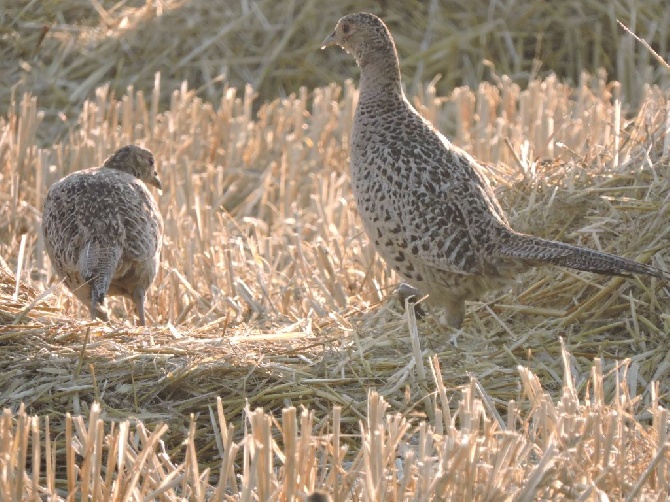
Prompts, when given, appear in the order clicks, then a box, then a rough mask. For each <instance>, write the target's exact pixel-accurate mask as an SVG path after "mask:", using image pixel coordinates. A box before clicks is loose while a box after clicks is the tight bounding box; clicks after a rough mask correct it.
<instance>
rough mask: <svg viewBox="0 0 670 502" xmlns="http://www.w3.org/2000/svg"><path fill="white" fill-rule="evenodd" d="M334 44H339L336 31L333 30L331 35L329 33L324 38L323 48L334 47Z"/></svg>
mask: <svg viewBox="0 0 670 502" xmlns="http://www.w3.org/2000/svg"><path fill="white" fill-rule="evenodd" d="M333 45H337V40H336V39H335V32H332V33H331V34H330V35H328V36H327V37H326V38H324V39H323V42H322V43H321V49H325V48H326V47H332V46H333Z"/></svg>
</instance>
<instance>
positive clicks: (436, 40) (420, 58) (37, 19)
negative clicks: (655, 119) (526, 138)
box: [0, 0, 670, 142]
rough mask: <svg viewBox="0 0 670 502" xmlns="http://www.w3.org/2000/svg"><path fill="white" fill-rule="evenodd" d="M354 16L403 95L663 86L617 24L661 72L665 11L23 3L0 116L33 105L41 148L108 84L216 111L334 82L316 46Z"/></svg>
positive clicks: (340, 69)
mask: <svg viewBox="0 0 670 502" xmlns="http://www.w3.org/2000/svg"><path fill="white" fill-rule="evenodd" d="M358 10H371V11H372V12H375V13H376V14H379V15H381V16H382V17H383V18H384V19H385V20H386V21H387V22H388V23H389V26H390V27H391V29H392V31H393V33H394V34H395V36H396V41H397V44H398V48H399V51H400V54H401V56H402V58H403V72H404V73H405V77H406V83H407V85H408V88H409V91H410V93H411V94H414V93H416V92H417V91H418V89H419V88H420V87H421V84H422V82H424V81H426V80H429V79H432V78H433V77H434V76H435V75H437V74H441V75H442V77H441V80H440V81H439V83H438V84H439V86H440V87H439V92H440V94H446V93H447V92H450V91H451V90H452V89H453V88H454V87H456V86H460V85H468V86H471V87H474V86H476V85H478V83H479V82H481V81H482V80H485V79H489V78H490V77H491V70H490V67H491V65H493V66H494V67H495V71H496V72H497V73H498V74H506V75H510V76H512V79H513V80H514V81H515V82H516V83H519V84H522V85H524V86H525V85H526V84H527V83H528V82H529V81H531V80H533V79H534V78H536V77H538V76H539V77H541V78H543V77H545V76H548V75H549V74H550V73H556V74H557V75H558V76H559V77H560V78H561V79H569V80H571V81H572V82H573V83H574V84H577V82H578V81H579V78H580V75H581V72H582V71H589V72H591V73H595V72H596V71H598V70H599V69H600V68H601V67H602V68H604V69H605V71H607V72H608V74H609V75H610V76H611V78H613V79H616V80H618V81H619V82H621V84H622V93H623V96H624V97H625V100H626V102H627V103H632V104H635V105H637V104H639V102H640V100H641V99H642V97H643V91H642V86H643V84H645V83H649V82H656V83H665V84H667V83H668V74H667V71H664V70H663V69H659V68H658V67H657V66H654V65H653V64H650V63H654V62H655V61H654V58H653V56H651V55H650V53H649V52H648V51H647V50H646V49H645V48H644V47H642V46H641V45H640V44H638V43H636V42H635V40H633V38H632V37H631V36H630V35H629V34H627V33H626V32H625V31H624V30H623V29H622V28H620V27H619V25H618V24H617V20H620V21H622V22H623V23H624V24H625V25H626V26H628V27H630V28H631V29H632V30H633V31H634V32H635V33H637V34H639V35H640V36H641V37H643V38H644V39H645V40H647V41H648V42H649V43H650V44H651V46H652V47H653V48H654V49H655V50H656V51H657V52H658V53H659V54H660V55H661V56H662V57H664V58H665V59H668V54H669V51H670V9H667V8H666V0H644V1H626V2H624V1H611V2H606V3H603V2H601V1H600V0H578V1H563V2H545V1H530V2H529V1H526V0H505V1H504V2H503V1H475V2H473V1H468V0H455V1H454V0H452V1H450V2H439V1H437V0H431V1H429V2H423V1H418V0H411V1H407V0H402V1H400V0H378V1H374V2H367V1H366V2H362V1H360V0H346V1H338V2H322V1H318V0H300V1H287V2H276V1H274V0H255V1H252V0H236V1H228V2H223V3H220V2H212V1H211V0H156V1H139V0H121V1H120V0H95V1H90V0H67V1H61V0H27V1H25V2H6V5H5V4H3V5H2V8H0V25H1V26H2V28H0V83H2V84H4V85H0V104H2V109H3V110H4V109H5V107H6V105H7V104H8V103H9V101H10V93H11V92H12V88H13V86H18V89H19V90H28V91H30V92H32V93H33V94H34V95H36V96H38V97H39V98H40V102H41V103H42V106H43V107H44V108H45V110H46V114H47V115H46V121H47V123H48V124H49V126H50V127H49V128H45V129H43V130H42V131H41V132H40V137H41V138H43V139H45V140H47V141H48V142H51V140H52V138H53V137H55V136H57V137H61V134H62V132H63V129H64V127H63V125H65V126H67V125H71V121H69V120H66V121H65V124H63V119H64V118H65V117H67V118H70V119H71V118H73V117H76V116H77V115H78V112H79V109H80V107H81V104H82V103H83V101H84V100H86V99H89V98H90V97H91V96H92V95H93V93H94V91H95V89H96V88H97V87H98V86H100V85H102V84H104V83H109V85H110V86H111V89H112V91H113V93H114V94H115V95H116V96H120V95H121V94H123V93H124V92H125V91H126V88H127V86H128V85H134V86H135V87H136V88H137V89H142V90H144V91H145V92H147V91H150V89H151V83H152V81H153V77H154V74H155V73H157V72H160V73H161V75H162V78H163V81H164V82H165V83H167V84H168V85H165V86H164V87H163V95H162V98H163V100H164V102H167V101H168V100H169V98H170V93H171V92H172V89H174V88H175V87H176V86H178V84H179V83H180V82H181V81H183V80H187V81H188V82H189V84H190V86H191V87H192V88H193V89H195V90H196V91H197V94H198V95H199V96H200V97H201V98H203V99H206V100H208V101H210V102H214V101H217V100H218V98H219V96H220V93H221V88H222V87H223V85H224V82H229V83H231V84H232V85H233V86H235V87H243V86H244V85H245V84H247V83H250V84H252V85H253V86H254V89H256V91H257V92H259V93H260V95H261V98H262V100H263V101H264V100H268V99H274V97H276V96H284V95H288V94H289V93H291V92H298V89H299V88H300V87H301V86H307V87H309V88H313V87H319V86H323V85H326V84H327V83H329V82H332V81H339V82H341V81H342V80H343V75H344V76H353V75H354V74H355V69H354V65H352V64H351V61H350V59H349V57H348V56H346V55H345V54H344V53H343V52H339V53H338V51H327V54H324V53H321V52H320V51H318V47H319V44H320V43H321V41H322V40H323V38H324V37H325V35H326V34H328V33H330V32H331V31H332V29H333V27H334V25H335V21H336V20H337V19H338V18H339V17H340V16H341V15H343V14H345V13H348V12H352V11H358ZM222 74H223V75H226V80H222V79H221V75H222Z"/></svg>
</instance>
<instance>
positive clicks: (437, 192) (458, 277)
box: [322, 13, 670, 328]
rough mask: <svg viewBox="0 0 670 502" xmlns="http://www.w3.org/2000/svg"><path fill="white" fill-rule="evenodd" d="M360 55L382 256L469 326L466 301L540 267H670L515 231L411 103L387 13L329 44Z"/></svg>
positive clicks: (371, 205) (370, 211)
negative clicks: (466, 316)
mask: <svg viewBox="0 0 670 502" xmlns="http://www.w3.org/2000/svg"><path fill="white" fill-rule="evenodd" d="M331 45H339V46H340V47H342V48H343V49H345V50H346V51H347V52H349V53H350V54H352V55H353V56H354V58H355V59H356V63H357V64H358V66H359V68H360V71H361V77H360V86H359V98H358V106H357V108H356V115H355V117H354V126H353V132H352V137H351V153H350V155H351V183H352V188H353V192H354V197H355V199H356V204H357V206H358V210H359V212H360V214H361V218H362V220H363V225H364V227H365V230H366V232H367V234H368V236H369V237H370V239H372V240H373V241H374V244H375V247H376V249H377V251H378V252H379V254H381V256H382V257H383V258H384V259H385V260H386V262H387V263H389V264H390V265H391V266H392V267H393V268H395V269H396V270H397V271H398V272H399V273H400V275H402V276H404V277H405V278H406V279H407V280H408V281H410V282H411V283H413V284H414V285H415V286H416V287H418V288H419V290H421V291H422V292H423V293H428V294H429V296H430V300H431V301H432V302H434V303H438V304H440V305H442V306H444V307H446V310H447V322H448V324H449V325H451V326H453V327H456V328H458V327H460V326H461V324H462V323H463V318H464V316H465V301H466V300H471V299H475V298H477V297H479V296H480V295H481V294H482V293H483V292H485V291H487V290H490V289H495V288H498V287H501V286H503V285H504V284H506V283H508V282H510V281H511V280H512V279H513V278H514V277H515V276H516V275H517V274H519V273H520V272H522V271H524V270H527V269H528V268H530V267H533V266H537V265H560V266H563V267H568V268H574V269H577V270H585V271H590V272H597V273H599V274H607V275H630V274H642V275H650V276H653V277H658V278H663V279H668V278H669V277H670V276H669V275H668V274H666V273H664V272H663V271H661V270H659V269H657V268H654V267H650V266H648V265H644V264H641V263H638V262H635V261H633V260H628V259H625V258H621V257H618V256H615V255H612V254H607V253H601V252H598V251H594V250H591V249H587V248H582V247H578V246H572V245H569V244H564V243H562V242H556V241H550V240H545V239H541V238H538V237H533V236H530V235H525V234H522V233H519V232H516V231H515V230H513V229H512V228H511V227H510V226H509V223H508V222H507V219H506V217H505V215H504V214H503V211H502V208H501V207H500V205H499V204H498V201H497V200H496V197H495V195H494V193H493V190H492V189H491V187H490V185H489V183H488V180H487V179H486V177H485V175H484V170H483V168H482V166H481V165H480V164H479V163H478V162H477V161H476V160H475V159H474V158H472V157H471V156H470V155H469V154H467V153H466V152H465V151H463V150H461V149H460V148H458V147H456V146H454V145H452V144H451V143H450V142H449V140H447V139H446V138H445V137H444V136H443V135H442V134H440V132H439V131H437V130H436V129H435V128H434V127H433V125H432V124H430V122H428V121H427V120H426V119H424V118H423V117H422V116H421V115H419V113H417V111H416V110H415V109H414V108H413V107H412V105H411V104H410V103H409V101H408V100H407V98H406V97H405V94H404V92H403V90H402V86H401V80H400V66H399V63H398V54H397V52H396V48H395V44H394V42H393V38H392V37H391V33H390V32H389V30H388V28H387V27H386V25H385V24H384V23H383V22H382V20H381V19H379V18H378V17H376V16H374V15H372V14H367V13H358V14H350V15H347V16H344V17H342V18H341V19H340V20H339V21H338V23H337V26H336V27H335V31H334V32H333V33H332V34H331V35H329V36H328V37H326V39H325V40H324V41H323V47H322V48H325V47H328V46H331Z"/></svg>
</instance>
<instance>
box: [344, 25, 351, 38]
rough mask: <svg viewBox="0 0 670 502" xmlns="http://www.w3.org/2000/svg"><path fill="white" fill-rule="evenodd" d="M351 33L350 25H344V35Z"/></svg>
mask: <svg viewBox="0 0 670 502" xmlns="http://www.w3.org/2000/svg"><path fill="white" fill-rule="evenodd" d="M349 31H351V28H350V27H349V25H348V24H347V23H344V24H343V25H342V33H344V34H345V35H347V34H348V33H349Z"/></svg>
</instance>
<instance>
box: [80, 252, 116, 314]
mask: <svg viewBox="0 0 670 502" xmlns="http://www.w3.org/2000/svg"><path fill="white" fill-rule="evenodd" d="M121 254H122V250H121V248H120V247H118V246H108V245H104V244H101V243H100V242H97V241H92V242H88V243H87V244H86V245H85V246H84V248H83V249H82V250H81V253H80V254H79V262H78V264H77V265H78V268H79V273H80V274H81V277H82V279H84V280H85V281H86V282H87V283H88V284H89V285H90V286H91V302H92V305H91V309H92V310H95V309H96V306H97V305H99V304H102V303H103V301H104V299H105V295H106V294H107V291H108V290H109V286H110V285H111V283H112V278H113V277H114V271H115V270H116V267H117V266H118V263H119V260H120V259H121Z"/></svg>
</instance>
